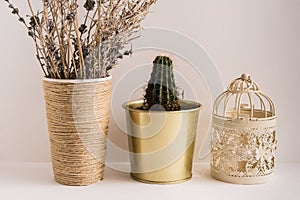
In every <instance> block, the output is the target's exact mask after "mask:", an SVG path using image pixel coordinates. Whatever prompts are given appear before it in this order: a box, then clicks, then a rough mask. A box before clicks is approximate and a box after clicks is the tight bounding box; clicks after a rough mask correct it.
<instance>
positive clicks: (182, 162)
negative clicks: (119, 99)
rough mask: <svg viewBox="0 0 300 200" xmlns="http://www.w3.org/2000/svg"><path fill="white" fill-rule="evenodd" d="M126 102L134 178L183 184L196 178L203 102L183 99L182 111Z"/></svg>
mask: <svg viewBox="0 0 300 200" xmlns="http://www.w3.org/2000/svg"><path fill="white" fill-rule="evenodd" d="M142 104H143V100H137V101H131V102H128V103H125V104H124V105H123V107H124V108H125V110H126V119H127V120H126V121H127V129H128V143H129V151H130V164H131V177H132V178H133V179H135V180H137V181H140V182H144V183H158V184H167V183H179V182H184V181H186V180H188V179H190V178H191V177H192V163H193V154H194V144H195V137H196V132H197V125H198V117H199V111H200V109H201V107H202V106H201V104H199V103H196V102H192V101H180V105H181V108H183V109H182V110H181V111H146V110H141V109H139V108H141V106H142Z"/></svg>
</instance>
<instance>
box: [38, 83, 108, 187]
mask: <svg viewBox="0 0 300 200" xmlns="http://www.w3.org/2000/svg"><path fill="white" fill-rule="evenodd" d="M43 88H44V97H45V103H46V114H47V121H48V132H49V138H50V147H51V159H52V167H53V172H54V178H55V180H56V182H58V183H60V184H64V185H73V186H82V185H89V184H92V183H95V182H97V181H99V180H102V179H103V172H104V161H105V150H106V138H107V133H108V123H109V115H110V109H109V108H110V98H111V77H107V78H101V79H91V80H89V79H88V80H59V79H48V78H44V79H43Z"/></svg>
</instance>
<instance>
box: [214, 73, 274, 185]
mask: <svg viewBox="0 0 300 200" xmlns="http://www.w3.org/2000/svg"><path fill="white" fill-rule="evenodd" d="M276 148H277V138H276V116H275V107H274V104H273V102H272V100H271V99H270V98H269V97H268V96H266V95H265V94H263V93H262V92H261V91H260V89H259V87H258V85H257V84H256V83H255V82H253V81H252V79H251V78H250V76H249V75H247V74H243V75H242V76H241V78H238V79H235V80H234V81H232V82H231V83H230V84H229V86H228V89H227V91H225V92H223V93H222V94H221V95H220V96H219V97H218V98H217V99H216V101H215V103H214V108H213V121H212V132H211V162H210V165H211V175H212V177H214V178H216V179H218V180H221V181H225V182H231V183H237V184H257V183H264V182H267V181H268V180H269V179H270V178H271V177H272V175H273V170H274V167H275V151H276Z"/></svg>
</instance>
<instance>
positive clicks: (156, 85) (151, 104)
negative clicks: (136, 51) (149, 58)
mask: <svg viewBox="0 0 300 200" xmlns="http://www.w3.org/2000/svg"><path fill="white" fill-rule="evenodd" d="M144 97H145V99H144V105H143V109H145V110H149V109H150V108H151V110H157V111H160V110H166V111H178V110H180V105H179V102H178V92H177V87H176V85H175V79H174V74H173V62H172V60H171V59H170V58H169V57H167V56H157V57H156V58H155V60H154V61H153V69H152V73H151V78H150V80H149V82H148V86H147V88H146V94H145V96H144Z"/></svg>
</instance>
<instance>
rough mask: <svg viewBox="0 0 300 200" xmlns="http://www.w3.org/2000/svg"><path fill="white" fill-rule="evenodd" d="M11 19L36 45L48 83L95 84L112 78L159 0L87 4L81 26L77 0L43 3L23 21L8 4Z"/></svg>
mask: <svg viewBox="0 0 300 200" xmlns="http://www.w3.org/2000/svg"><path fill="white" fill-rule="evenodd" d="M4 1H5V2H7V3H8V7H9V8H10V9H11V10H12V14H14V15H17V16H18V18H19V21H20V22H21V23H22V24H24V25H25V27H26V28H27V30H28V35H29V36H30V37H31V38H32V39H33V41H34V43H35V48H36V57H37V59H38V61H39V64H40V66H41V68H42V70H43V72H44V75H45V77H47V78H54V79H93V78H103V77H107V76H108V75H109V74H108V72H109V70H110V69H112V67H113V66H114V65H116V64H117V61H118V59H122V58H123V56H124V55H130V54H131V53H132V50H131V48H129V49H128V50H124V48H126V46H127V45H128V44H129V43H130V41H132V40H133V39H135V38H137V37H138V36H139V34H138V33H139V29H140V23H141V21H142V20H143V19H144V18H145V16H146V14H147V13H148V10H149V8H150V7H151V6H152V5H153V4H154V3H156V1H157V0H85V1H84V2H82V3H83V8H84V9H85V11H84V12H85V15H84V16H83V23H81V24H80V23H79V19H78V18H79V14H78V13H79V2H78V1H77V0H42V6H43V8H42V10H41V11H36V12H35V11H34V10H33V7H32V5H31V2H30V0H27V3H28V6H29V8H30V12H31V13H30V15H26V18H25V17H22V16H21V15H20V11H19V9H18V8H16V7H15V6H14V5H13V4H12V3H11V2H10V1H9V0H4Z"/></svg>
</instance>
